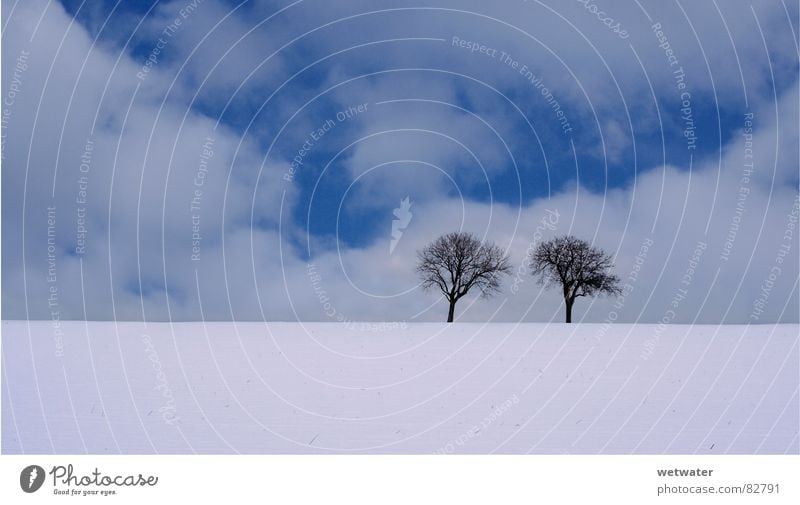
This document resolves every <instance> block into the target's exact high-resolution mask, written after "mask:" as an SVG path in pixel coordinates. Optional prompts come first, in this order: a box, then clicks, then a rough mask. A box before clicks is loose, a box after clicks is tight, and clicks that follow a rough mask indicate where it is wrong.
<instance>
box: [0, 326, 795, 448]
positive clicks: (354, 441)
mask: <svg viewBox="0 0 800 505" xmlns="http://www.w3.org/2000/svg"><path fill="white" fill-rule="evenodd" d="M2 329H3V332H2V359H3V361H2V365H3V375H2V381H3V389H2V409H3V411H2V413H3V415H2V450H3V452H4V453H84V452H89V453H119V452H121V453H193V452H197V453H310V452H319V453H327V452H343V453H362V452H369V453H437V452H440V453H491V452H495V453H547V454H561V453H581V454H587V453H592V454H593V453H651V454H653V453H655V454H660V453H703V454H707V453H711V454H718V453H746V454H750V453H785V452H788V453H794V454H797V453H798V452H799V450H800V449H799V448H798V426H800V419H799V412H800V406H799V404H798V383H800V370H799V366H798V364H799V363H800V354H798V353H799V349H798V339H799V337H798V335H799V334H800V330H799V329H798V326H797V325H780V326H767V325H759V326H680V325H671V326H656V325H614V326H610V327H609V326H603V325H590V324H580V325H569V326H568V325H558V324H485V325H484V324H458V323H457V324H453V325H445V324H405V323H399V324H398V323H393V324H373V323H369V324H365V325H361V324H356V325H354V326H351V327H347V326H344V325H340V324H328V323H308V324H299V323H274V324H273V323H271V324H269V325H266V324H259V323H236V324H233V323H208V324H203V323H181V324H172V325H170V324H163V323H149V324H146V325H145V324H143V323H113V322H92V323H83V322H63V323H61V324H60V326H54V325H53V323H51V322H49V321H44V322H24V321H8V322H4V323H3V325H2Z"/></svg>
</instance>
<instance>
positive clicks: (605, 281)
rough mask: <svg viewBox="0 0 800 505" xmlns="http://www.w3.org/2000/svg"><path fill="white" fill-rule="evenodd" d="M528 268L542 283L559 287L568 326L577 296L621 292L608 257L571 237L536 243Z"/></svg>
mask: <svg viewBox="0 0 800 505" xmlns="http://www.w3.org/2000/svg"><path fill="white" fill-rule="evenodd" d="M530 267H531V271H532V273H533V275H535V276H538V277H539V281H540V282H541V283H542V284H545V285H547V284H551V283H558V284H560V285H561V289H562V292H563V294H564V304H565V305H566V322H568V323H571V322H572V305H573V304H574V303H575V299H576V298H577V297H579V296H594V295H599V294H609V295H616V294H619V293H620V292H621V290H620V287H619V277H617V276H616V275H614V274H613V273H612V272H611V271H612V269H613V268H614V262H613V261H612V259H611V256H610V255H608V254H607V253H606V252H605V251H603V250H602V249H599V248H597V247H592V245H591V244H589V243H588V242H586V241H585V240H581V239H579V238H576V237H573V236H565V237H556V238H554V239H551V240H549V241H547V242H543V243H541V244H539V246H538V247H537V248H536V250H535V251H534V252H533V257H532V258H531V263H530Z"/></svg>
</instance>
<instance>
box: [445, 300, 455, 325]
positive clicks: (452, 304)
mask: <svg viewBox="0 0 800 505" xmlns="http://www.w3.org/2000/svg"><path fill="white" fill-rule="evenodd" d="M455 313H456V301H455V300H450V311H449V312H448V313H447V322H448V323H452V322H453V316H454V315H455Z"/></svg>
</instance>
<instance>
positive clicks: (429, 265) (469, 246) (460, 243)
mask: <svg viewBox="0 0 800 505" xmlns="http://www.w3.org/2000/svg"><path fill="white" fill-rule="evenodd" d="M417 256H418V258H419V262H418V264H417V273H418V274H419V275H420V277H421V278H422V287H423V288H425V289H430V288H434V287H435V288H438V289H439V290H440V291H441V292H442V294H443V295H444V297H445V298H446V299H447V301H448V302H449V303H450V311H449V312H448V314H447V322H448V323H452V322H453V315H454V314H455V308H456V302H457V301H458V300H459V299H461V298H462V297H463V296H464V295H466V294H467V293H468V292H469V290H470V289H472V288H478V289H479V290H480V292H481V296H484V297H488V296H490V295H491V294H493V293H494V292H496V291H498V290H499V288H500V278H501V276H502V275H503V274H507V273H509V272H510V271H511V266H510V265H509V263H508V257H507V256H506V255H505V253H504V252H503V249H501V248H500V247H498V246H496V245H494V244H483V243H481V241H480V240H478V239H477V238H476V237H475V236H474V235H472V234H471V233H465V232H459V233H448V234H447V235H442V236H441V237H439V238H437V239H436V240H434V241H433V242H432V243H431V244H429V245H428V246H427V247H425V248H424V249H423V250H422V251H420V252H419V253H417Z"/></svg>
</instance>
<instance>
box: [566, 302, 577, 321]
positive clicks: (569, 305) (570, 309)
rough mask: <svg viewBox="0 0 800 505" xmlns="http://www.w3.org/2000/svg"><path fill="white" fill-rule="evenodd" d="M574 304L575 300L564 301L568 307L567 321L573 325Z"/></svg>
mask: <svg viewBox="0 0 800 505" xmlns="http://www.w3.org/2000/svg"><path fill="white" fill-rule="evenodd" d="M573 303H575V300H570V299H569V298H567V299H565V300H564V304H565V305H566V311H567V318H566V319H567V320H566V322H567V323H571V322H572V304H573Z"/></svg>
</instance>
